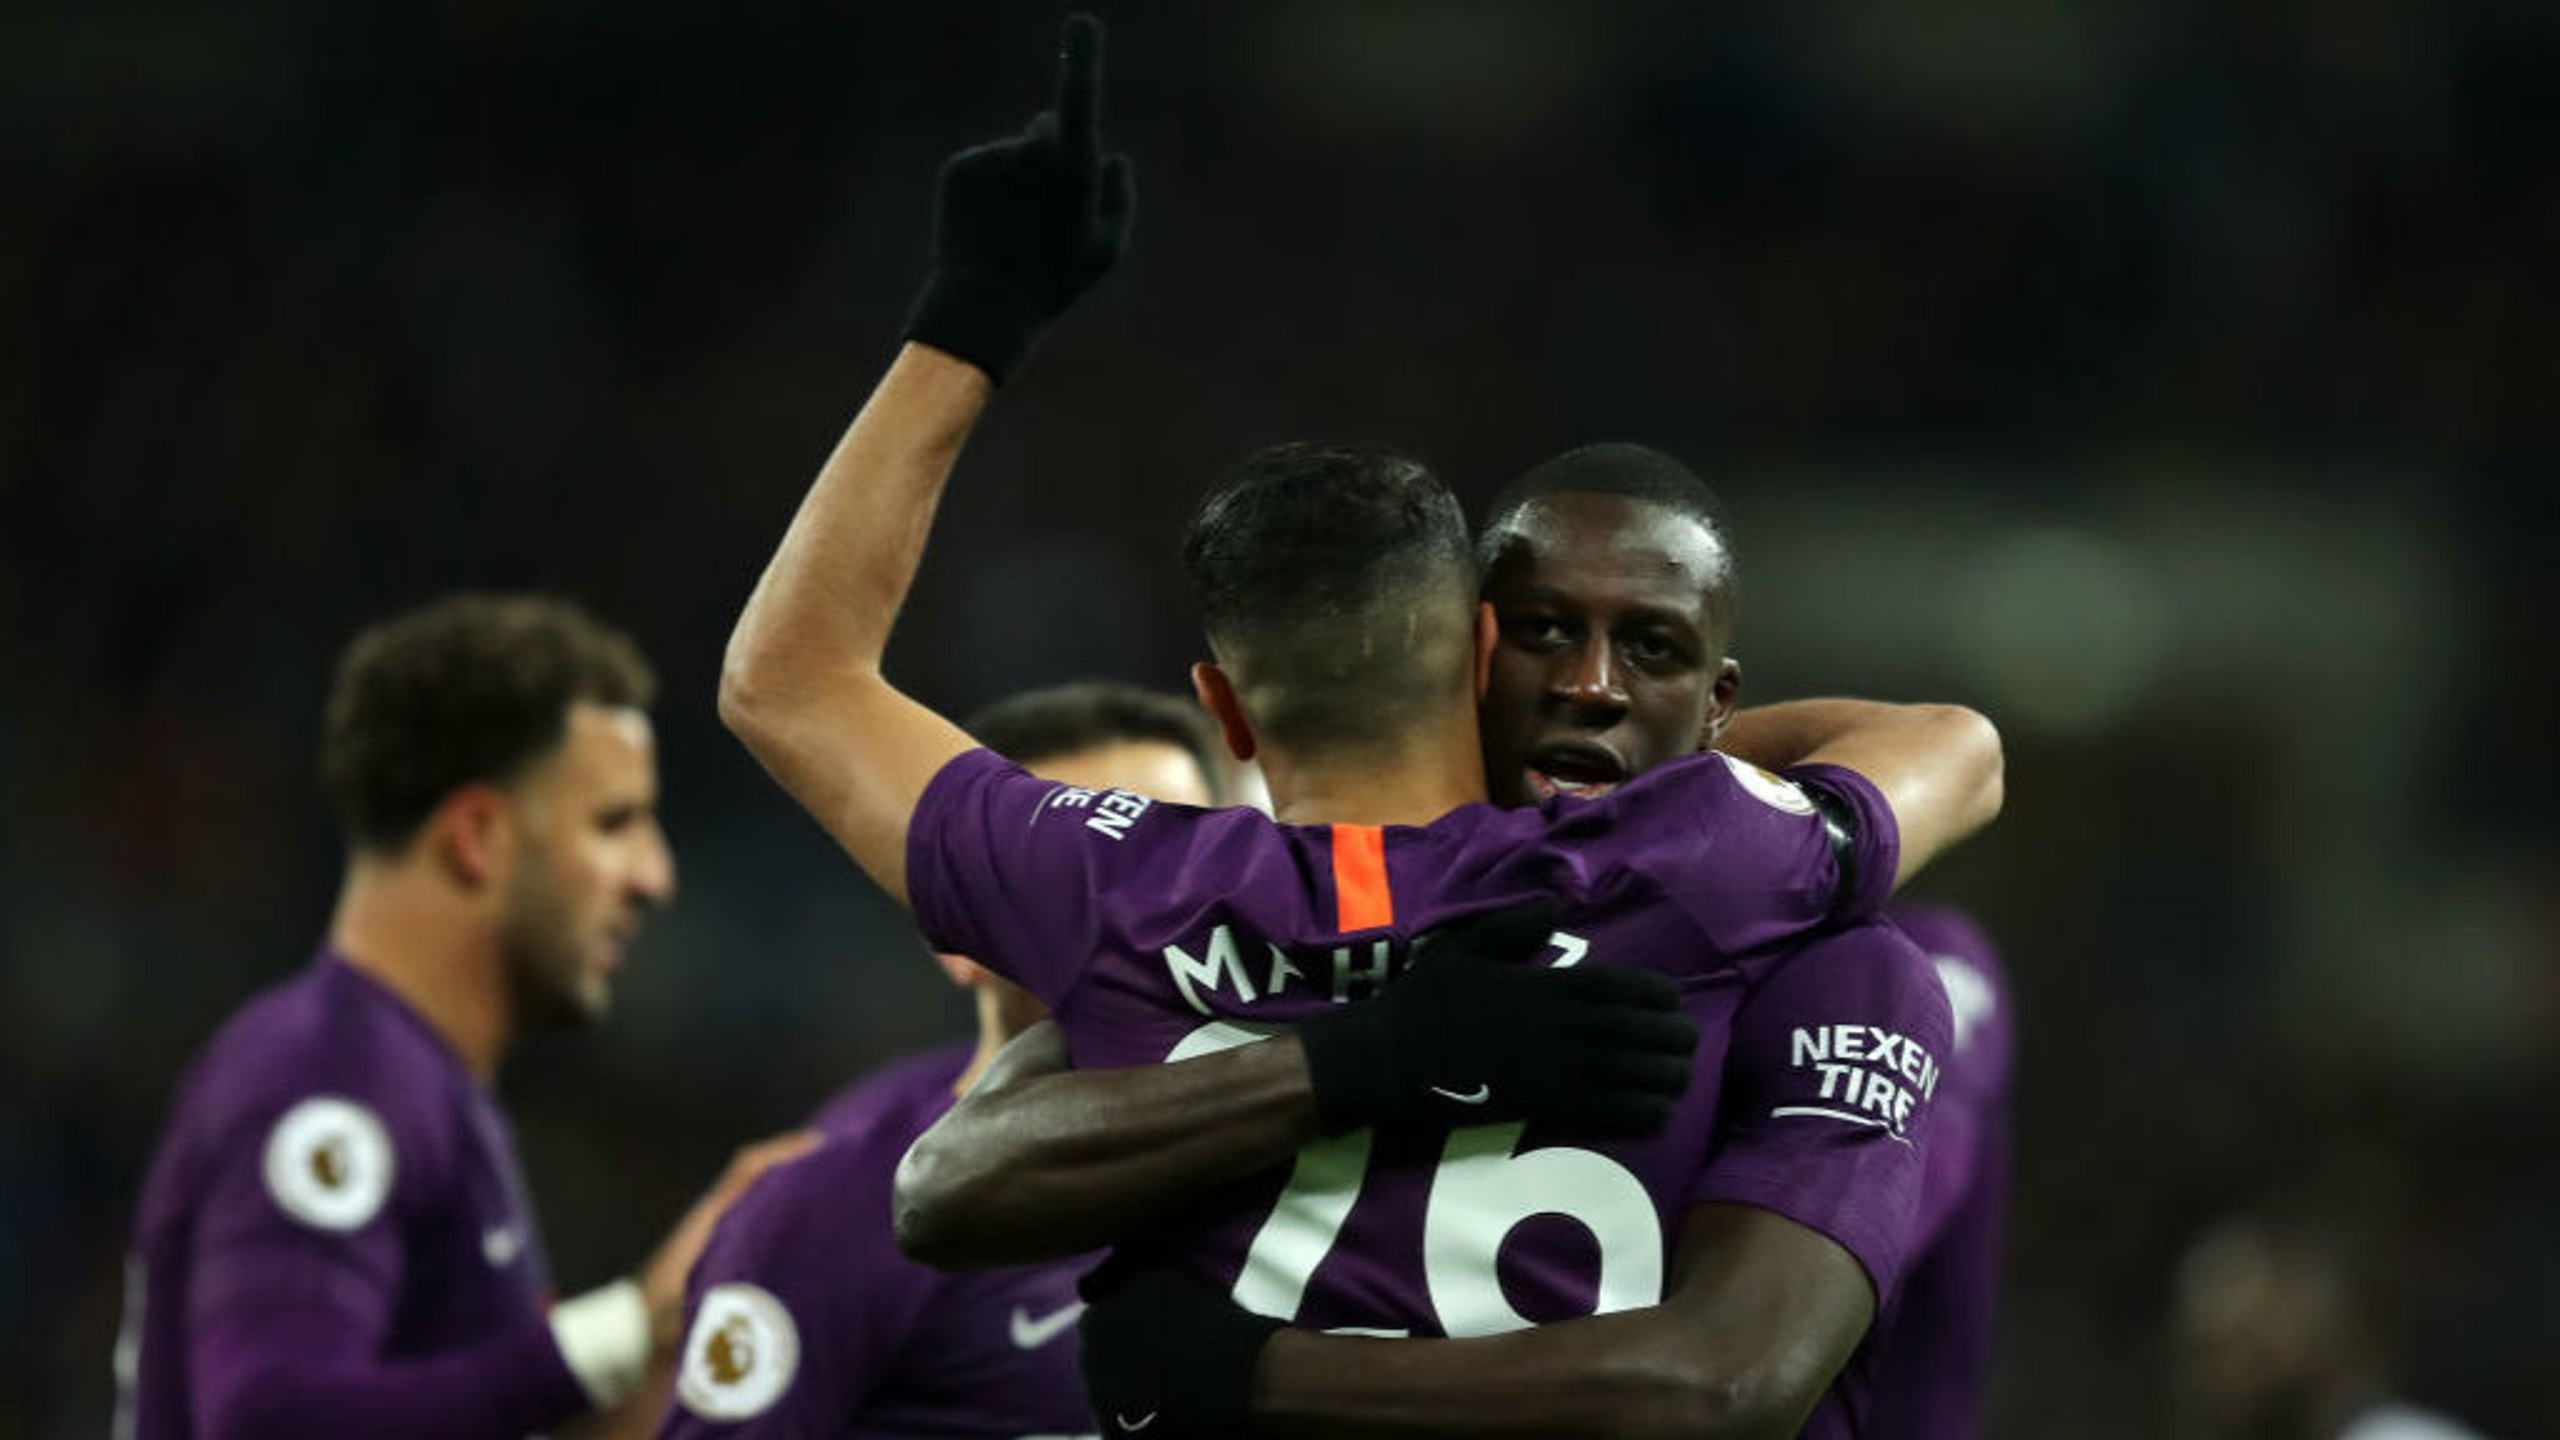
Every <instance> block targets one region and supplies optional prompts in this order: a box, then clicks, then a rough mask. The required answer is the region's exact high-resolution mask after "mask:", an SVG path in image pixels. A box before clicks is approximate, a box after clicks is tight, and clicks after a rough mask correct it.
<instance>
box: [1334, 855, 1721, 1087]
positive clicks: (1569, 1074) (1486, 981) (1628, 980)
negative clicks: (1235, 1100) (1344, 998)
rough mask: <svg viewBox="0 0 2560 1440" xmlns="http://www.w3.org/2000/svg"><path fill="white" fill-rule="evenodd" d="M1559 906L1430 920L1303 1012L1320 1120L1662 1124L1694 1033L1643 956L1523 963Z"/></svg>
mask: <svg viewBox="0 0 2560 1440" xmlns="http://www.w3.org/2000/svg"><path fill="white" fill-rule="evenodd" d="M1556 919H1557V911H1556V909H1555V907H1554V906H1553V905H1551V904H1545V903H1534V904H1529V905H1520V906H1514V907H1513V908H1511V909H1508V910H1496V911H1493V912H1490V913H1488V914H1484V915H1477V916H1471V917H1469V918H1467V919H1465V920H1458V921H1452V922H1451V923H1449V924H1447V925H1444V926H1441V927H1440V928H1438V929H1436V930H1430V931H1426V932H1424V933H1423V934H1422V935H1420V936H1418V937H1416V938H1415V940H1414V946H1413V963H1412V964H1411V965H1410V966H1409V967H1408V968H1407V969H1406V970H1405V972H1404V973H1403V974H1402V975H1400V976H1398V977H1397V978H1396V980H1395V981H1394V983H1392V984H1390V985H1388V986H1387V988H1386V990H1385V991H1384V992H1383V993H1381V994H1380V995H1379V996H1378V997H1377V998H1375V999H1373V1000H1364V1001H1361V1002H1359V1003H1357V1004H1353V1005H1345V1006H1343V1007H1342V1008H1340V1009H1338V1010H1335V1011H1332V1012H1330V1013H1328V1014H1325V1015H1322V1016H1319V1017H1318V1018H1316V1019H1314V1020H1311V1021H1308V1022H1307V1023H1306V1024H1304V1025H1301V1026H1299V1027H1298V1035H1299V1039H1300V1043H1302V1044H1303V1045H1305V1046H1306V1051H1307V1069H1308V1072H1309V1074H1310V1077H1311V1079H1312V1080H1313V1082H1314V1088H1315V1101H1316V1109H1317V1112H1318V1113H1319V1115H1320V1116H1321V1117H1322V1119H1323V1123H1324V1124H1325V1125H1326V1127H1327V1128H1329V1129H1335V1130H1347V1129H1350V1128H1352V1127H1354V1126H1359V1125H1382V1126H1400V1125H1483V1124H1489V1123H1492V1122H1496V1121H1507V1120H1525V1121H1528V1122H1530V1123H1532V1124H1539V1125H1555V1126H1560V1127H1564V1128H1567V1129H1572V1130H1578V1131H1584V1132H1589V1133H1595V1134H1611V1135H1645V1134H1650V1133H1652V1132H1653V1131H1655V1130H1659V1129H1661V1128H1662V1123H1663V1122H1664V1121H1665V1120H1667V1119H1669V1118H1670V1115H1671V1109H1672V1106H1673V1105H1675V1104H1677V1103H1678V1102H1679V1099H1680V1096H1681V1094H1682V1092H1684V1091H1686V1090H1687V1089H1688V1088H1689V1066H1690V1056H1691V1054H1692V1052H1694V1051H1695V1050H1696V1048H1697V1044H1698V1027H1697V1025H1696V1024H1695V1023H1693V1022H1692V1021H1690V1020H1689V1019H1688V1017H1686V1016H1684V1015H1682V1014H1681V1013H1680V1012H1679V1002H1680V987H1679V985H1678V984H1677V983H1676V982H1675V981H1673V980H1672V979H1671V977H1669V976H1667V975H1661V974H1657V973H1655V972H1653V971H1650V970H1625V969H1615V968H1610V967H1607V966H1596V965H1594V966H1579V967H1575V968H1572V969H1565V970H1555V969H1547V968H1544V967H1539V966H1533V965H1530V964H1528V963H1527V962H1528V961H1530V960H1532V959H1534V958H1535V957H1536V956H1537V955H1538V954H1539V953H1540V952H1541V951H1542V950H1543V949H1544V948H1545V945H1546V941H1547V937H1548V936H1549V935H1550V934H1552V933H1553V932H1554V930H1555V922H1556Z"/></svg>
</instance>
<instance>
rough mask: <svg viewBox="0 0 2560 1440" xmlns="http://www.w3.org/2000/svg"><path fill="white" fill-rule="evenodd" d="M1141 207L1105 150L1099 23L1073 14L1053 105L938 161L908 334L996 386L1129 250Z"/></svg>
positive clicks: (1122, 162)
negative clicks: (921, 277)
mask: <svg viewBox="0 0 2560 1440" xmlns="http://www.w3.org/2000/svg"><path fill="white" fill-rule="evenodd" d="M1136 200H1137V189H1136V183H1135V180H1134V178H1133V176H1132V173H1131V169H1130V164H1129V157H1128V156H1126V155H1117V154H1115V155H1107V156H1106V155H1104V154H1103V153H1102V22H1101V21H1099V20H1096V19H1095V18H1094V17H1092V16H1090V15H1074V16H1070V17H1068V19H1067V22H1066V26H1065V28H1064V29H1063V31H1061V33H1060V37H1059V49H1058V89H1057V99H1056V101H1055V103H1054V106H1053V108H1051V109H1047V110H1043V111H1041V112H1040V113H1039V114H1037V115H1035V116H1033V117H1032V118H1031V123H1030V124H1029V125H1028V126H1026V127H1024V129H1023V131H1022V133H1020V134H1018V135H1015V136H1012V137H1010V138H1008V139H1004V140H998V141H996V142H995V143H993V144H990V145H979V146H975V147H972V148H970V149H967V150H963V151H960V152H959V153H958V154H956V155H953V156H952V157H951V158H950V159H948V160H946V161H944V162H943V165H942V175H941V179H940V180H939V181H938V182H937V184H936V186H935V192H934V221H933V270H932V273H931V274H929V275H928V276H927V277H926V279H925V284H924V290H923V292H922V293H921V294H919V295H918V296H917V297H916V303H915V309H914V311H913V312H912V313H911V314H910V315H909V316H908V320H907V338H908V339H910V340H914V341H917V342H919V343H922V344H925V345H930V346H932V347H933V348H935V349H937V350H941V351H944V352H946V353H948V354H952V355H956V356H958V357H960V358H961V359H963V360H966V361H968V362H969V363H970V364H972V365H975V366H977V367H978V368H979V369H981V370H983V371H985V372H986V373H987V374H988V375H989V376H990V377H991V378H993V379H996V380H999V381H1001V380H1003V379H1004V378H1005V376H1007V375H1008V374H1010V373H1012V371H1013V369H1014V368H1015V367H1016V366H1017V365H1019V364H1020V363H1021V361H1022V357H1023V356H1024V355H1025V354H1026V353H1027V352H1028V351H1029V350H1030V348H1031V342H1032V341H1033V340H1034V339H1035V338H1037V336H1038V335H1039V332H1040V328H1041V327H1042V326H1043V325H1045V324H1047V323H1048V322H1049V321H1050V320H1052V319H1055V318H1056V317H1057V316H1058V315H1060V314H1062V313H1063V312H1064V311H1065V310H1066V308H1067V307H1068V306H1069V305H1071V304H1073V303H1075V300H1076V297H1077V296H1079V295H1082V294H1083V293H1084V292H1085V291H1086V290H1088V289H1090V288H1092V286H1093V284H1094V282H1095V281H1097V280H1099V279H1101V278H1102V277H1103V275H1104V274H1106V273H1107V272H1109V270H1110V269H1111V267H1112V265H1113V264H1114V263H1116V262H1117V261H1118V260H1119V258H1120V255H1121V252H1122V251H1124V250H1126V249H1127V248H1128V245H1129V225H1130V219H1131V216H1132V213H1133V211H1134V208H1135V205H1136Z"/></svg>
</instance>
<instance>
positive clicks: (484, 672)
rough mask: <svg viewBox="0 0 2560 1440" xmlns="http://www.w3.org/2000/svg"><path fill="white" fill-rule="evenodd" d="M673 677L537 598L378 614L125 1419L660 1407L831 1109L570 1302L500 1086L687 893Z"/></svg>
mask: <svg viewBox="0 0 2560 1440" xmlns="http://www.w3.org/2000/svg"><path fill="white" fill-rule="evenodd" d="M653 684H654V682H653V681H652V679H651V677H650V674H649V670H648V667H647V665H646V663H645V662H644V661H642V659H641V658H640V653H639V651H638V650H637V649H636V648H635V647H634V646H633V645H632V643H631V642H630V640H629V639H627V638H626V637H624V636H623V635H621V634H619V633H617V632H615V631H612V630H609V629H607V628H605V627H604V626H602V625H600V624H598V623H597V622H596V621H594V620H592V619H590V618H589V617H587V616H586V615H585V614H584V613H582V612H580V611H578V610H576V609H574V608H571V607H569V606H566V605H562V604H559V603H556V602H552V601H547V600H542V599H534V598H506V597H491V596H459V597H454V598H451V599H447V600H444V601H440V602H438V603H435V604H432V605H428V606H426V607H424V608H422V609H419V610H416V611H413V612H410V613H408V614H405V615H402V616H399V617H396V618H394V619H392V620H389V621H386V622H384V623H382V624H380V625H377V626H375V627H373V628H372V629H370V630H367V631H366V632H364V633H363V634H361V635H359V636H358V637H356V640H355V642H354V643H353V644H352V645H351V646H350V647H349V648H348V650H347V652H346V654H345V655H344V657H343V658H342V660H341V662H340V665H339V670H338V674H337V678H336V682H335V684H334V685H333V686H332V688H331V690H330V694H329V702H328V713H327V718H326V731H325V735H324V738H323V741H322V753H321V766H320V768H321V774H322V779H323V781H324V782H325V784H326V786H327V789H328V792H329V798H330V800H331V801H332V803H333V804H334V806H335V808H336V809H337V812H338V815H339V818H340V820H341V821H342V823H343V824H344V826H345V830H346V837H347V842H348V848H349V851H350V854H349V858H348V863H347V871H346V878H345V882H344V884H343V886H342V887H341V889H340V891H339V896H338V904H337V911H336V913H335V915H334V916H333V917H332V918H331V920H330V924H329V933H328V938H327V940H326V941H325V942H324V944H323V945H322V948H321V950H320V954H319V956H318V958H317V959H315V960H314V961H313V962H312V963H311V965H310V966H309V968H307V969H305V970H304V971H303V972H302V973H301V974H300V975H299V976H297V977H295V978H294V979H292V980H289V981H287V982H285V983H283V984H281V985H278V986H276V987H275V988H273V989H270V990H268V991H267V992H265V993H264V994H262V995H260V996H258V997H257V998H255V999H253V1000H251V1001H250V1002H249V1003H248V1004H247V1005H246V1006H244V1007H243V1008H242V1009H241V1010H240V1011H239V1012H238V1013H237V1014H235V1015H234V1016H233V1017H232V1018H231V1019H230V1021H229V1022H228V1023H226V1024H225V1025H224V1026H223V1028H222V1030H221V1031H220V1033H218V1034H217V1035H215V1037H214V1038H213V1040H212V1041H211V1042H210V1043H208V1044H207V1045H206V1047H205V1048H204V1050H203V1051H202V1052H201V1053H200V1054H199V1055H198V1056H197V1057H196V1059H195V1061H194V1062H193V1064H192V1065H191V1066H190V1068H189V1070H188V1071H187V1074H186V1076H185V1078H184V1079H183V1080H182V1081H181V1082H180V1085H179V1088H178V1093H177V1097H176V1100H175V1102H174V1104H173V1106H172V1108H171V1113H170V1120H169V1126H168V1130H167V1132H166V1133H165V1134H164V1135H163V1137H162V1139H161V1142H160V1148H159V1152H158V1155H157V1157H156V1158H155V1160H154V1162H153V1164H152V1168H151V1175H150V1179H149V1181H148V1182H147V1184H146V1185H145V1187H144V1190H143V1194H142V1201H141V1207H140V1214H139V1216H138V1218H137V1221H136V1226H135V1240H134V1249H133V1255H132V1259H131V1261H130V1262H129V1265H128V1273H127V1276H126V1301H125V1328H124V1333H123V1336H122V1338H121V1339H120V1340H119V1341H118V1343H117V1351H116V1369H117V1375H118V1380H119V1387H118V1388H119V1395H118V1407H117V1420H116V1434H117V1435H118V1436H123V1437H134V1440H305V1437H308V1440H322V1437H329V1440H337V1437H347V1436H364V1437H366V1440H383V1437H406V1436H415V1437H419V1440H427V1437H434V1440H483V1437H485V1440H522V1437H524V1436H526V1435H530V1434H533V1433H535V1432H537V1431H540V1430H545V1429H549V1428H551V1427H554V1426H557V1425H560V1424H561V1423H562V1422H564V1421H569V1420H571V1419H573V1418H575V1417H578V1416H580V1415H584V1414H587V1413H588V1412H592V1411H607V1412H611V1413H610V1414H609V1415H607V1416H605V1417H603V1425H602V1427H601V1428H600V1429H599V1430H598V1431H596V1432H593V1433H605V1434H645V1433H646V1426H647V1425H648V1424H649V1423H650V1421H651V1420H653V1419H654V1418H655V1414H656V1402H657V1399H658V1396H659V1394H660V1393H662V1391H663V1384H664V1377H665V1374H666V1371H667V1366H666V1363H665V1362H667V1361H669V1360H670V1359H671V1358H672V1354H673V1348H674V1340H675V1337H676V1334H677V1329H676V1326H677V1321H678V1315H679V1310H680V1306H681V1303H682V1296H683V1290H682V1287H683V1283H684V1274H685V1271H686V1269H687V1268H688V1267H690V1266H691V1264H692V1263H693V1259H694V1256H695V1255H696V1254H697V1253H699V1251H700V1249H701V1245H702V1241H703V1237H704V1236H705V1235H706V1234H708V1233H709V1230H710V1227H711V1224H712V1222H713V1221H714V1220H715V1219H716V1218H717V1217H718V1214H719V1211H720V1210H721V1208H722V1207H723V1206H725V1205H726V1204H727V1203H728V1201H729V1199H730V1198H731V1197H733V1196H734V1195H736V1194H737V1193H738V1191H739V1190H740V1189H741V1188H743V1186H744V1185H745V1184H746V1183H747V1182H748V1181H749V1180H751V1179H752V1178H753V1177H754V1176H755V1175H756V1174H757V1173H759V1172H760V1171H761V1170H762V1169H763V1168H764V1167H765V1166H767V1165H769V1164H771V1163H773V1162H774V1161H776V1160H778V1159H780V1158H783V1157H785V1156H787V1155H789V1154H791V1153H795V1152H796V1150H797V1149H799V1148H802V1145H801V1142H799V1141H797V1140H783V1141H776V1142H769V1143H768V1144H767V1145H764V1146H760V1147H754V1148H751V1149H749V1150H747V1151H744V1152H742V1153H741V1154H740V1156H739V1158H738V1160H737V1162H736V1163H735V1164H733V1165H732V1166H731V1167H730V1168H729V1171H728V1172H727V1174H725V1175H724V1176H723V1177H722V1179H721V1180H720V1182H719V1183H718V1184H717V1185H716V1186H715V1187H714V1188H713V1189H712V1190H711V1192H710V1193H709V1194H708V1195H706V1196H705V1197H704V1198H703V1199H702V1201H701V1202H699V1203H698V1204H697V1205H696V1206H695V1207H694V1209H693V1210H692V1211H691V1212H690V1213H688V1214H687V1215H686V1216H685V1217H684V1219H683V1220H682V1221H681V1222H680V1223H678V1225H677V1226H676V1228H675V1230H674V1232H673V1233H672V1234H671V1235H670V1236H669V1237H668V1239H667V1241H666V1242H665V1244H664V1245H662V1246H661V1247H660V1248H659V1250H658V1252H657V1253H656V1254H655V1255H653V1256H651V1257H650V1258H649V1259H648V1260H647V1261H646V1262H644V1263H643V1264H642V1265H641V1267H640V1269H639V1271H638V1272H637V1273H636V1274H635V1275H634V1276H632V1277H631V1278H629V1279H624V1280H619V1281H616V1282H614V1283H612V1284H609V1285H606V1286H604V1287H602V1288H601V1289H598V1290H594V1291H590V1292H588V1293H587V1294H584V1295H580V1296H578V1297H576V1298H574V1299H570V1300H564V1301H561V1302H560V1303H558V1304H556V1305H554V1304H550V1303H549V1297H550V1293H551V1292H550V1283H551V1282H550V1277H549V1275H548V1274H547V1273H546V1270H545V1266H544V1263H543V1255H542V1246H541V1240H540V1237H539V1235H538V1234H537V1233H536V1231H535V1226H534V1218H533V1213H532V1208H531V1204H530V1201H529V1200H528V1198H527V1196H526V1194H525V1187H524V1181H523V1177H522V1175H521V1173H520V1172H519V1169H518V1166H517V1162H516V1155H515V1148H514V1141H513V1139H512V1137H511V1136H510V1134H509V1132H508V1127H507V1121H506V1118H505V1116H504V1115H502V1114H501V1113H500V1112H499V1110H498V1106H497V1102H496V1100H495V1098H494V1097H493V1096H492V1094H491V1089H490V1087H491V1085H492V1083H493V1081H494V1080H495V1077H496V1075H497V1071H498V1067H499V1063H500V1061H501V1060H502V1059H503V1057H504V1056H505V1054H506V1052H507V1050H508V1048H509V1046H510V1044H511V1043H512V1042H513V1041H514V1040H516V1039H517V1038H518V1037H520V1036H522V1035H524V1034H526V1033H528V1032H530V1031H534V1030H539V1029H544V1028H547V1027H553V1026H564V1025H569V1026H575V1025H588V1024H593V1023H595V1022H596V1021H597V1020H599V1019H601V1018H602V1017H603V1015H604V1013H605V1010H606V1008H607V1006H608V1004H609V1002H610V998H611V993H612V982H613V975H614V972H615V971H616V970H617V969H619V968H620V966H621V964H622V951H623V947H624V946H625V945H626V944H628V943H629V942H630V940H631V939H632V937H633V936H634V935H635V934H637V933H638V931H639V927H640V923H641V919H642V917H643V916H644V915H645V914H646V913H647V912H648V911H649V910H651V909H653V908H655V907H657V906H659V905H662V904H664V903H666V902H667V901H668V900H669V899H670V898H672V896H673V895H674V893H675V865H674V861H673V859H672V858H671V856H670V855H669V853H668V849H667V842H666V837H665V836H664V835H663V834H662V833H661V832H660V831H659V828H658V820H657V814H656V810H655V805H656V801H657V771H656V763H657V762H656V757H655V748H654V742H653V741H652V739H651V734H650V727H649V719H648V715H647V713H646V706H647V705H648V703H649V700H650V692H651V690H652V688H653ZM653 1367H654V1368H653ZM644 1382H654V1388H653V1384H652V1383H644ZM617 1407H618V1408H617Z"/></svg>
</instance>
